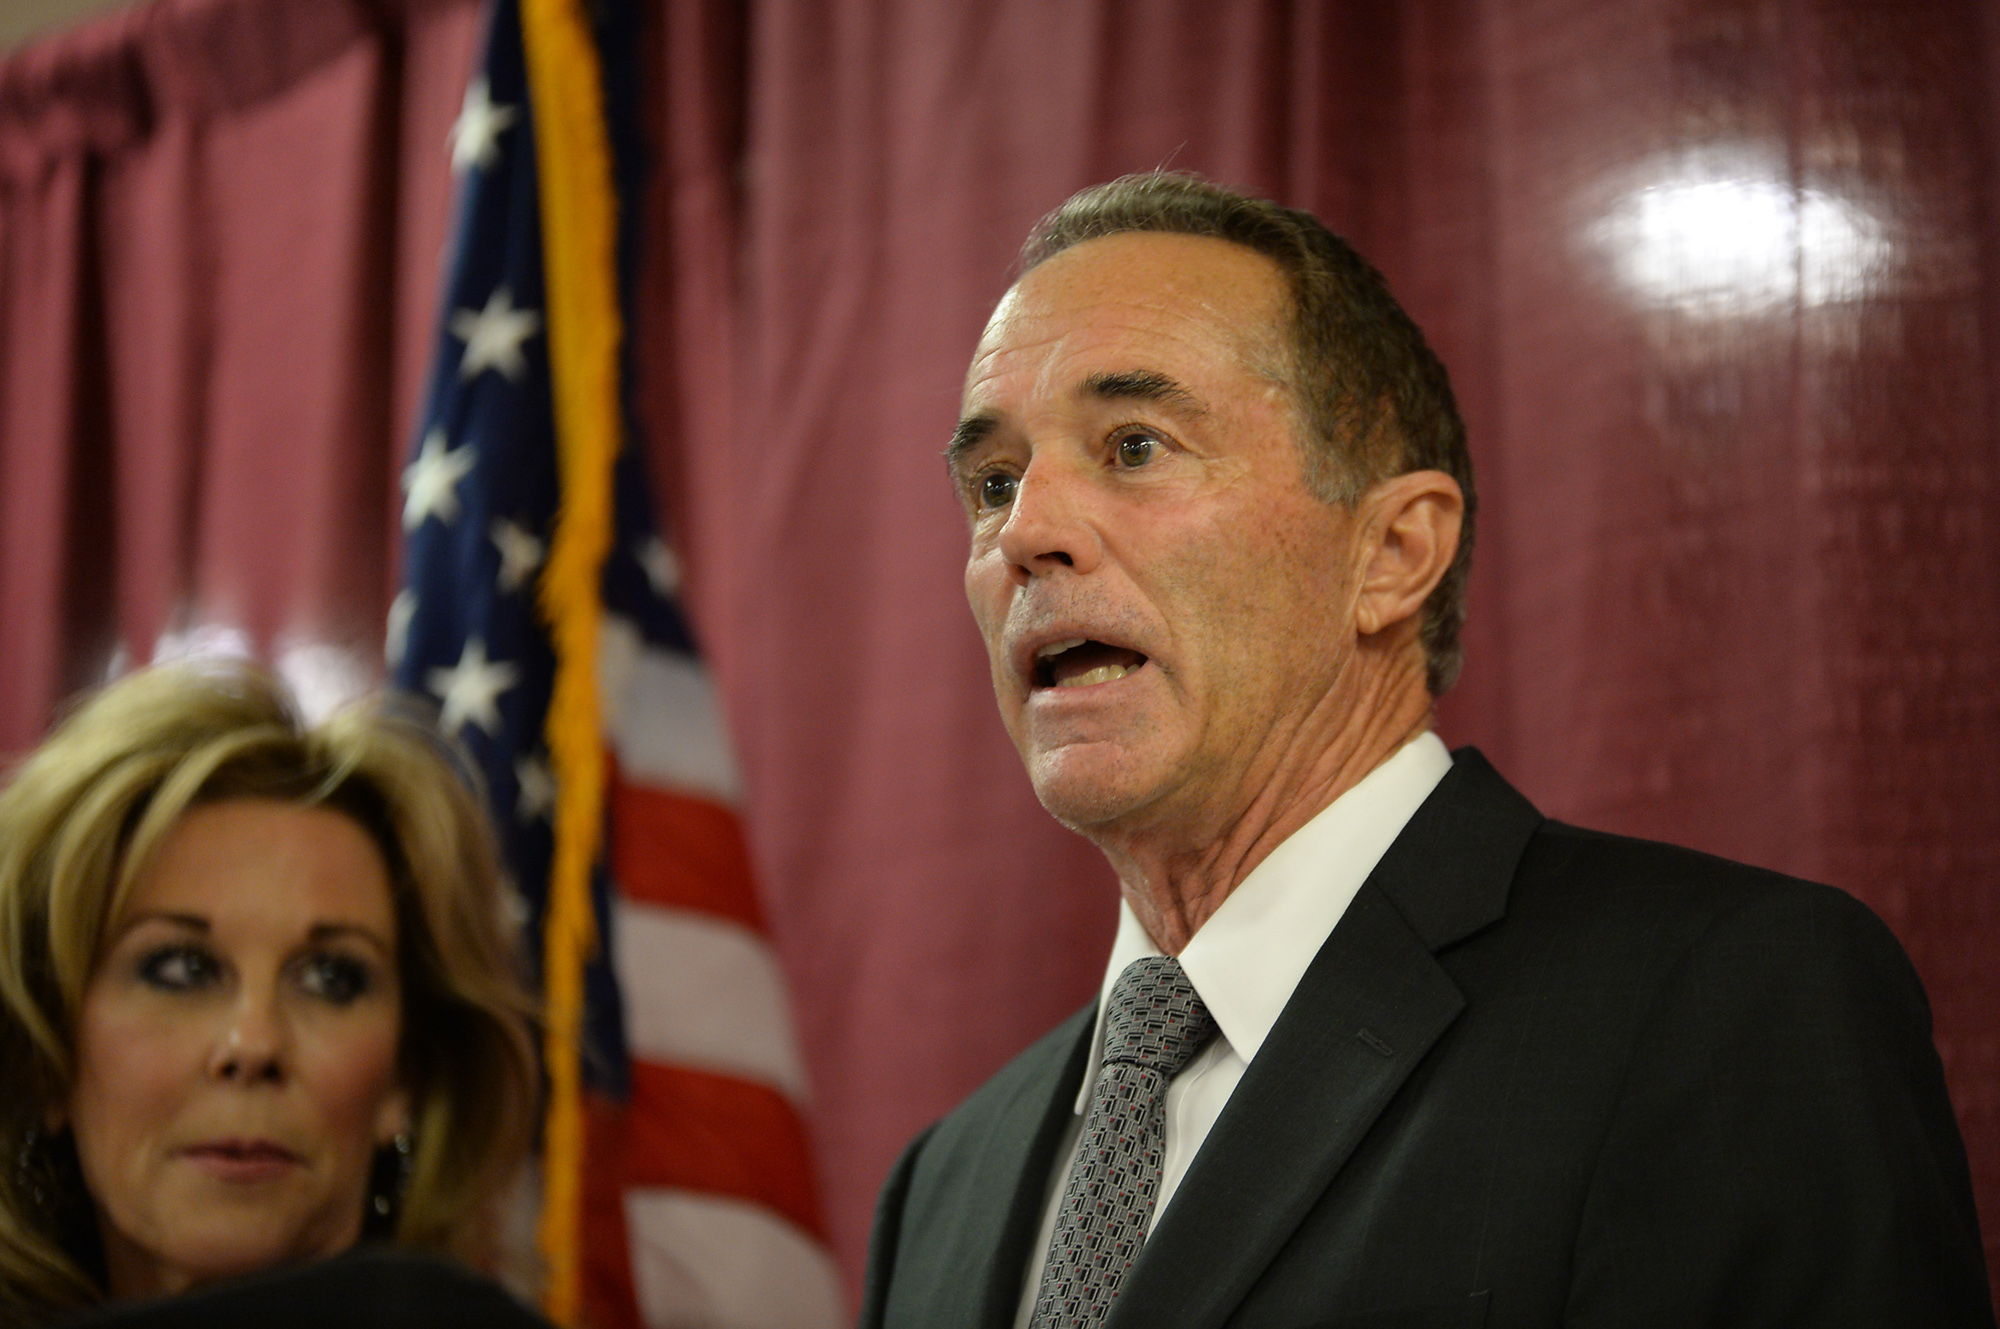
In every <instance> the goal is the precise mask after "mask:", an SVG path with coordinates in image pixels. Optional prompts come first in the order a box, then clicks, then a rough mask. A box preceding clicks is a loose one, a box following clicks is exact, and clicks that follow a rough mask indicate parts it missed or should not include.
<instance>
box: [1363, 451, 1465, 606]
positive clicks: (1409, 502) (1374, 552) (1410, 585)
mask: <svg viewBox="0 0 2000 1329" xmlns="http://www.w3.org/2000/svg"><path fill="white" fill-rule="evenodd" d="M1357 516H1358V517H1359V518H1360V519H1361V521H1362V522H1363V529H1364V530H1365V532H1366V546H1365V549H1364V557H1365V559H1366V561H1365V562H1364V563H1363V565H1362V570H1361V588H1360V593H1359V595H1358V596H1357V597H1356V601H1355V606H1354V626H1355V628H1356V629H1357V630H1358V631H1359V632H1360V633H1361V635H1362V636H1364V637H1369V636H1373V635H1374V634H1376V633H1378V632H1380V631H1382V630H1383V629H1384V628H1388V627H1393V626H1395V625H1396V624H1398V623H1401V622H1403V621H1404V620H1405V619H1409V618H1413V617H1415V616H1416V614H1417V613H1418V612H1419V611H1420V610H1421V609H1422V608H1423V607H1424V601H1425V600H1427V599H1429V598H1430V593H1431V591H1432V590H1434V589H1435V588H1436V586H1437V584H1438V581H1439V579H1441V578H1442V577H1443V576H1444V574H1445V571H1446V570H1447V569H1448V568H1450V567H1451V560H1452V557H1453V556H1454V555H1455V554H1457V553H1458V532H1459V526H1460V524H1461V523H1462V522H1463V521H1464V520H1465V495H1464V493H1463V492H1462V491H1461V490H1460V489H1459V487H1458V481H1456V480H1454V479H1452V478H1451V477H1450V476H1449V475H1446V474H1445V473H1444V472H1443V471H1410V472H1408V473H1406V474H1403V475H1398V476H1395V477H1393V478H1392V479H1388V480H1384V481H1383V482H1382V483H1381V484H1379V485H1376V486H1375V487H1374V488H1373V489H1371V490H1369V491H1368V492H1367V493H1366V494H1364V495H1363V496H1362V498H1361V502H1360V504H1359V511H1358V513H1357Z"/></svg>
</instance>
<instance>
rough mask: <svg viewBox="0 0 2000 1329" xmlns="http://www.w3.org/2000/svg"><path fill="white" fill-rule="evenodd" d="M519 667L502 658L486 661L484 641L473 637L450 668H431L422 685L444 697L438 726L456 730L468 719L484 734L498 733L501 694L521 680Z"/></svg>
mask: <svg viewBox="0 0 2000 1329" xmlns="http://www.w3.org/2000/svg"><path fill="white" fill-rule="evenodd" d="M520 676H521V671H520V670H518V669H516V668H515V667H514V666H513V665H510V664H507V663H505V662H502V661H488V660H487V658H486V643H485V642H484V641H482V640H481V639H480V638H478V637H473V638H470V639H469V640H467V642H466V643H465V651H464V653H463V654H461V655H460V656H459V657H458V663H457V664H456V665H454V666H452V667H451V668H450V669H433V670H431V671H430V673H428V674H426V675H425V676H424V686H425V687H427V688H429V689H430V690H431V691H432V692H433V693H435V694H436V695H437V696H438V697H440V698H442V699H443V701H444V710H443V712H442V713H441V714H440V715H439V716H438V727H439V728H441V729H443V730H444V731H445V732H446V733H448V734H456V733H457V732H458V731H459V730H460V729H462V728H464V726H465V722H466V721H467V720H470V721H472V723H474V724H476V725H478V726H479V727H480V728H481V729H484V730H485V731H486V732H487V734H489V735H491V736H492V737H495V738H498V737H499V736H500V707H499V705H498V704H497V703H498V702H499V700H500V694H501V693H503V692H505V691H506V690H507V689H508V688H511V687H513V686H514V684H515V683H517V682H519V681H520Z"/></svg>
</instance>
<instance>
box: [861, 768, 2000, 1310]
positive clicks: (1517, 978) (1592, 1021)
mask: <svg viewBox="0 0 2000 1329" xmlns="http://www.w3.org/2000/svg"><path fill="white" fill-rule="evenodd" d="M1455 758H1456V759H1455V762H1454V765H1453V769H1452V771H1451V773H1450V775H1448V776H1447V777H1446V778H1445V780H1444V781H1443V783H1441V784H1440V785H1439V786H1438V788H1437V789H1436V790H1435V791H1434V792H1433V793H1432V795H1431V797H1430V798H1429V799H1428V800H1427V801H1426V802H1425V803H1424V805H1423V807H1422V808H1421V809H1419V811H1418V812H1417V814H1416V816H1415V818H1413V819H1412V820H1411V822H1410V824H1409V825H1408V826H1407V827H1406V828H1405V829H1404V831H1403V833H1402V835H1401V836H1399V837H1398V838H1397V840H1396V842H1395V844H1394V845H1393V846H1392V847H1391V848H1390V850H1389V852H1388V854H1387V855H1386V856H1384V858H1383V859H1382V862H1381V863H1380V864H1379V865H1378V866H1377V867H1376V869H1375V871H1374V873H1373V874H1372V875H1371V876H1370V877H1369V879H1368V881H1367V883H1366V884H1365V885H1364V886H1363V887H1362V889H1361V891H1360V893H1359V894H1358V895H1357V896H1356V897H1355V899H1354V902H1353V904H1352V905H1351V906H1350V907H1349V908H1348V910H1347V913H1346V915H1345V916H1344V917H1343V918H1342V919H1341V921H1340V924H1339V926H1338V927H1336V928H1335V929H1334V930H1333V934H1332V935H1331V936H1330V937H1329V938H1328V939H1327V942H1326V944H1325V946H1324V947H1323V948H1322V949H1321V950H1320V952H1319V955H1318V957H1317V958H1316V959H1315V960H1314V961H1313V963H1312V965H1311V967H1310V968H1309V969H1308V970H1307V972H1306V975H1305V977H1304V979H1303V980H1302V981H1301V982H1300V984H1299V987H1298V990H1297V991H1296V992H1295V993H1294V995H1293V997H1292V1000H1291V1002H1290V1003H1289V1004H1288V1005H1287V1006H1286V1007H1285V1010H1284V1013H1283V1014H1282V1015H1281V1016H1280V1017H1279V1020H1278V1023H1277V1024H1276V1026H1275V1027H1274V1028H1273V1029H1272V1031H1271V1034H1270V1036H1269V1038H1268V1039H1267V1040H1266V1041H1265V1043H1264V1045H1263V1047H1262V1049H1261V1050H1260V1051H1259V1052H1258V1054H1257V1058H1256V1060H1255V1061H1253V1062H1252V1063H1251V1064H1250V1067H1249V1069H1248V1071H1247V1072H1246V1073H1245V1075H1244V1077H1243V1080H1242V1082H1241V1083H1240V1084H1239V1085H1238V1087H1237V1089H1236V1092H1235V1094H1234V1095H1233V1096H1232V1097H1231V1099H1230V1101H1229V1104H1228V1106H1227V1107H1226V1108H1225V1109H1224V1111H1223V1113H1222V1116H1221V1118H1220V1119H1219V1120H1218V1121H1217V1122H1216V1124H1215V1127H1214V1130H1213V1131H1212V1133H1211V1134H1210V1135H1209V1137H1208V1139H1207V1141H1206V1143H1205V1144H1204V1145H1203V1147H1202V1149H1201V1151H1200V1152H1199V1153H1198V1154H1197V1155H1196V1157H1195V1159H1194V1162H1193V1165H1192V1166H1191V1167H1190V1168H1189V1170H1188V1173H1187V1175H1186V1177H1185V1179H1184V1180H1183V1181H1182V1183H1181V1186H1180V1189H1179V1190H1178V1192H1177V1193H1176V1194H1175V1196H1174V1199H1173V1202H1172V1203H1171V1204H1170V1205H1169V1206H1168V1207H1167V1209H1166V1210H1165V1211H1164V1212H1163V1213H1162V1214H1161V1215H1160V1218H1159V1221H1158V1223H1157V1224H1156V1225H1155V1228H1154V1231H1153V1233H1152V1236H1151V1238H1150V1239H1149V1240H1148V1242H1147V1243H1146V1246H1145V1247H1144V1249H1143V1250H1142V1251H1141V1253H1140V1256H1139V1259H1138V1261H1137V1262H1136V1263H1135V1264H1134V1265H1133V1267H1132V1269H1131V1270H1130V1271H1129V1273H1128V1275H1127V1277H1126V1280H1125V1283H1124V1287H1123V1290H1122V1291H1121V1293H1120V1295H1119V1299H1118V1301H1117V1303H1116V1304H1115V1305H1114V1307H1113V1309H1112V1314H1111V1319H1110V1324H1111V1325H1113V1326H1125V1327H1137V1326H1221V1325H1232V1326H1252V1325H1255V1326H1282V1327H1285V1329H1291V1327H1294V1326H1296V1327H1298V1329H1304V1327H1305V1326H1315V1325H1342V1326H1351V1327H1352V1329H1364V1327H1365V1329H1388V1327H1389V1326H1404V1327H1408V1329H1414V1327H1415V1326H1440V1327H1442V1326H1454V1327H1455V1329H1456V1327H1461V1326H1475V1325H1485V1326H1494V1327H1496V1329H1497V1327H1500V1326H1505V1327H1507V1329H1514V1327H1515V1326H1523V1327H1525V1326H1555V1325H1570V1326H1620V1327H1621V1329H1644V1327H1647V1326H1658V1327H1659V1329H1688V1327H1689V1326H1697V1325H1781V1324H1782V1325H1812V1326H1822V1325H1854V1326H1868V1327H1869V1329H1882V1327H1883V1326H1900V1325H1910V1326H1926V1327H1927V1329H1928V1327H1931V1326H1939V1327H1943V1326H1990V1325H1991V1324H1992V1323H1993V1318H1992V1314H1993V1313H1992V1308H1991V1304H1990V1297H1989V1293H1988V1290H1987V1283H1986V1276H1985V1268H1984V1262H1983V1257H1982V1255H1981V1251H1980V1246H1979V1234H1978V1222H1977V1219H1976V1217H1975V1216H1974V1212H1973V1204H1972V1192H1971V1185H1970V1182H1969V1180H1968V1177H1967V1171H1966V1160H1965V1150H1964V1146H1963V1145H1962V1144H1961V1142H1960V1140H1959V1135H1958V1129H1957V1125H1956V1123H1955V1121H1954V1119H1953V1117H1952V1110H1951V1105H1950V1103H1949V1102H1948V1101H1947V1099H1946V1097H1945V1088H1944V1078H1943V1073H1942V1070H1941V1068H1940V1066H1939V1063H1938V1058H1937V1054H1936V1052H1935V1050H1934V1049H1933V1048H1932V1045H1931V1038H1930V1011H1929V1007H1928V1005H1927V1003H1926V1002H1925V999H1924V994H1923V990H1922V988H1921V986H1920V985H1919V984H1918V981H1917V978H1916V975H1915V973H1914V972H1913V971H1912V969H1911V968H1910V964H1909V962H1908V960H1907V959H1906V958H1905V957H1904V955H1903V952H1902V949H1901V948H1900V947H1899V946H1898V945H1897V944H1896V942H1895V940H1894V938H1892V937H1891V936H1890V934H1889V932H1888V931H1887V929H1885V928H1884V927H1883V926H1882V924H1881V923H1880V922H1879V921H1878V920H1877V919H1876V918H1875V916H1874V915H1873V914H1871V913H1870V912H1869V911H1868V910H1867V909H1866V908H1864V907H1863V906H1862V905H1860V904H1858V903H1856V902H1855V901H1854V900H1853V899H1851V898H1850V897H1848V896H1846V895H1844V894H1842V893H1841V892H1839V891H1836V890H1833V889H1830V888H1828V887H1823V886H1814V885H1810V884H1807V883H1804V882H1799V881H1794V880H1791V879H1789V878H1785V877H1780V876H1778V875H1776V874H1774V873H1770V872H1764V871H1759V870H1757V869H1753V868H1748V867H1744V866H1741V865H1739V864H1735V863H1729V862H1725V861H1723V860H1720V859H1716V858H1711V857H1708V856H1706V855H1702V854H1696V853H1693V852H1691V851H1688V850H1682V849H1675V848H1671V847H1668V846H1665V845H1657V844H1648V843H1644V842H1641V841H1635V840H1627V839H1621V838H1618V837H1615V836H1609V835H1600V834H1596V833H1593V832H1590V831H1583V830H1578V829H1575V828H1574V827H1569V826H1564V825H1560V824H1558V823H1555V822H1551V821H1548V820H1545V819H1544V818H1543V817H1542V816H1541V815H1540V814H1539V813H1537V812H1536V811H1535V809H1534V808H1533V806H1531V805H1530V804H1529V803H1528V802H1527V800H1526V799H1524V798H1522V797H1521V796H1520V795H1519V794H1517V793H1516V792H1515V791H1514V790H1513V789H1512V788H1510V787H1509V786H1508V785H1507V784H1506V782H1505V781H1503V780H1502V779H1501V778H1500V777H1499V776H1498V775H1497V774H1495V773H1494V771H1493V769H1492V767H1491V766H1489V765H1487V763H1486V762H1485V760H1484V759H1483V758H1482V757H1480V755H1479V754H1478V753H1477V752H1476V751H1473V750H1471V749H1464V750H1461V751H1460V752H1458V753H1457V754H1455ZM1093 1015H1094V1007H1087V1008H1085V1009H1084V1010H1082V1011H1079V1012H1077V1014H1076V1015H1075V1016H1074V1017H1073V1018H1071V1019H1070V1020H1069V1021H1068V1022H1066V1023H1065V1024H1063V1025H1062V1026H1061V1027H1060V1028H1058V1029H1057V1030H1055V1032H1053V1033H1052V1034H1050V1035H1049V1036H1048V1037H1046V1038H1044V1039H1043V1040H1042V1041H1041V1042H1039V1043H1037V1044H1036V1045H1035V1046H1034V1047H1032V1048H1030V1049H1029V1050H1028V1051H1027V1052H1025V1053H1023V1054H1022V1055H1021V1056H1020V1057H1019V1058H1018V1059H1017V1060H1015V1061H1014V1062H1013V1064H1011V1065H1009V1066H1008V1067H1007V1068H1006V1069H1004V1070H1002V1071H1001V1072H1000V1073H999V1074H998V1075H997V1076H995V1077H994V1078H993V1079H992V1080H991V1081H989V1082H988V1083H987V1084H986V1085H985V1086H984V1087H983V1088H981V1089H980V1090H979V1091H978V1092H977V1093H975V1094H974V1095H973V1096H972V1097H971V1098H970V1099H968V1100H967V1101H966V1102H965V1103H964V1104H963V1105H962V1106H961V1107H959V1108H958V1110H957V1111H955V1112H953V1113H952V1114H951V1115H950V1116H948V1117H946V1118H945V1119H944V1120H943V1121H941V1122H939V1123H937V1124H936V1125H934V1126H932V1127H931V1128H930V1129H929V1130H927V1131H925V1132H924V1133H923V1134H922V1135H920V1136H919V1137H918V1138H917V1139H916V1140H915V1141H914V1142H913V1143H912V1144H911V1145H910V1147H909V1149H908V1150H907V1151H906V1152H905V1153H904V1155H903V1157H902V1159H901V1160H900V1161H899V1162H898V1163H897V1164H896V1167H895V1170H894V1171H893V1172H892V1173H891V1174H890V1176H889V1179H888V1181H887V1183H886V1184H885V1186H884V1188H883V1192H882V1200H881V1206H880V1210H879V1212H878V1214H877V1218H876V1227H875V1235H874V1241H873V1249H872V1251H871V1255H870V1261H869V1273H868V1284H867V1290H866V1294H865V1298H864V1305H863V1310H862V1317H861V1322H862V1324H863V1326H865V1327H868V1329H872V1327H873V1326H896V1327H898V1329H903V1327H908V1329H918V1327H921V1329H944V1327H945V1326H955V1325H967V1326H972V1325H978V1326H986V1327H987V1329H1006V1326H1008V1325H1009V1324H1011V1323H1012V1320H1013V1317H1014V1314H1015V1310H1016V1307H1017V1305H1018V1302H1019V1298H1020V1295H1021V1286H1022V1279H1023V1276H1024V1273H1025V1270H1026V1267H1027V1262H1028V1258H1029V1254H1030V1251H1029V1245H1030V1243H1031V1242H1032V1241H1033V1239H1034V1237H1035V1235H1036V1232H1037V1228H1038V1225H1039V1220H1040V1216H1041V1213H1042V1207H1043V1204H1044V1202H1045V1199H1046V1196H1047V1194H1048V1186H1049V1183H1050V1176H1051V1171H1052V1168H1053V1166H1054V1163H1055V1158H1054V1155H1055V1150H1056V1147H1057V1143H1058V1141H1059V1139H1060V1137H1061V1135H1062V1133H1063V1127H1064V1125H1065V1120H1066V1118H1067V1117H1068V1116H1069V1114H1070V1113H1071V1110H1072V1108H1073V1105H1074V1099H1075V1096H1076V1092H1077V1087H1078V1085H1079V1083H1080V1082H1081V1079H1082V1075H1083V1070H1084V1063H1085V1060H1086V1054H1087V1051H1088V1038H1089V1036H1090V1033H1091V1029H1092V1017H1093Z"/></svg>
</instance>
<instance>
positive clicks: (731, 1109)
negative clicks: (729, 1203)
mask: <svg viewBox="0 0 2000 1329" xmlns="http://www.w3.org/2000/svg"><path fill="white" fill-rule="evenodd" d="M625 1127H626V1129H625V1141H624V1146H625V1180H626V1184H628V1185H633V1186H673V1187H678V1188H680V1189H683V1190H690V1191H701V1192H705V1193H707V1194H710V1195H728V1196H734V1197H735V1198H737V1199H740V1200H750V1201H753V1202H755V1203H757V1204H761V1205H763V1206H764V1207H765V1208H767V1209H770V1210H773V1211H774V1212H776V1213H780V1214H783V1215H784V1216H785V1217H786V1218H789V1219H790V1220H791V1221H792V1222H793V1223H795V1224H797V1225H798V1227H799V1228H800V1229H801V1230H803V1231H805V1232H809V1233H811V1234H812V1235H813V1236H815V1237H817V1238H818V1239H820V1240H821V1241H825V1240H826V1225H825V1224H824V1223H823V1222H822V1221H821V1220H820V1213H819V1197H818V1195H817V1194H816V1193H815V1192H814V1190H813V1176H812V1151H811V1145H810V1143H809V1142H808V1141H807V1139H806V1127H805V1122H804V1121H802V1120H800V1118H799V1114H798V1112H797V1110H796V1109H794V1108H793V1107H792V1105H791V1103H790V1101H789V1100H787V1099H786V1098H785V1097H784V1095H782V1094H780V1093H778V1091H777V1090H775V1089H767V1088H765V1087H764V1086H763V1085H758V1084H751V1083H750V1082H749V1081H747V1080H737V1079H732V1078H731V1077H729V1076H727V1075H715V1074H712V1073H710V1072H707V1071H696V1070H689V1069H688V1068H687V1067H684V1066H662V1065H660V1064H658V1063H657V1062H646V1061H637V1060H635V1061H633V1063H632V1100H631V1105H630V1110H629V1112H628V1113H627V1115H626V1119H625Z"/></svg>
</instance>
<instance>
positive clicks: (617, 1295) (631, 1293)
mask: <svg viewBox="0 0 2000 1329" xmlns="http://www.w3.org/2000/svg"><path fill="white" fill-rule="evenodd" d="M584 1114H585V1115H584V1130H585V1131H586V1132H587V1135H586V1139H587V1140H588V1143H587V1144H586V1145H585V1147H584V1155H583V1223H582V1227H583V1240H582V1241H581V1242H580V1243H579V1244H580V1245H581V1246H582V1248H583V1249H582V1251H581V1252H580V1257H581V1263H582V1269H581V1270H580V1271H579V1272H580V1274H581V1280H582V1285H583V1286H582V1292H583V1322H584V1323H585V1324H587V1325H589V1326H590V1329H645V1322H644V1321H643V1320H642V1319H641V1318H640V1315H639V1303H638V1297H637V1292H636V1290H635V1286H634V1284H633V1282H632V1247H631V1238H630V1236H629V1235H628V1234H627V1232H626V1230H625V1176H624V1172H625V1169H624V1167H623V1162H624V1159H625V1150H626V1147H627V1146H626V1137H627V1135H628V1133H629V1131H630V1124H629V1122H628V1120H627V1117H626V1109H625V1107H624V1106H623V1105H622V1104H620V1103H616V1102H614V1101H612V1100H611V1099H608V1098H605V1097H604V1096H602V1095H600V1094H586V1095H585V1096H584Z"/></svg>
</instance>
